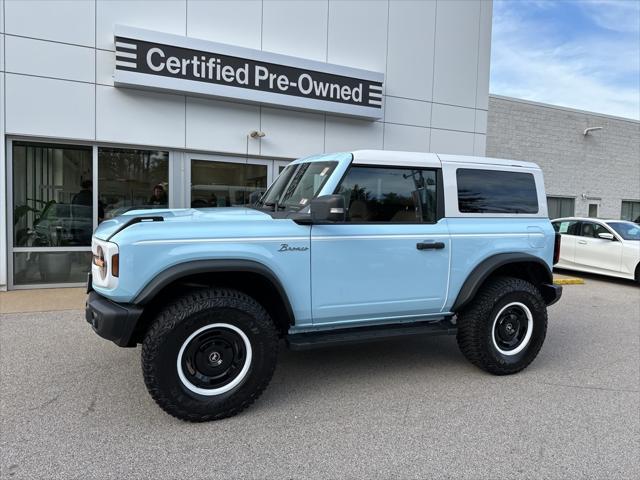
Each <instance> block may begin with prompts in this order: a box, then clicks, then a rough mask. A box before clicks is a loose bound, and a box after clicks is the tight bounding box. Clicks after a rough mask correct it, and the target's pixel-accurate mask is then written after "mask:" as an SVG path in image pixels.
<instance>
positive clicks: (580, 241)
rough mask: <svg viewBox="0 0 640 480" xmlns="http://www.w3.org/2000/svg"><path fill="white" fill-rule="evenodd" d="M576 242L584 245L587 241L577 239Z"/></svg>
mask: <svg viewBox="0 0 640 480" xmlns="http://www.w3.org/2000/svg"><path fill="white" fill-rule="evenodd" d="M578 243H579V244H580V245H586V244H587V241H586V240H578Z"/></svg>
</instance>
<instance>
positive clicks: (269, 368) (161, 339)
mask: <svg viewBox="0 0 640 480" xmlns="http://www.w3.org/2000/svg"><path fill="white" fill-rule="evenodd" d="M213 324H227V325H230V326H233V327H235V328H237V329H239V330H241V331H242V332H243V334H244V335H245V336H246V338H247V339H248V341H249V342H250V348H249V350H250V352H251V360H250V362H246V360H247V359H248V358H249V357H248V356H247V357H245V363H248V364H249V367H248V370H247V371H246V373H245V374H244V375H243V376H242V381H241V383H239V384H238V385H236V386H235V387H233V388H232V389H231V390H229V391H227V392H224V393H220V394H216V395H213V396H203V395H198V394H197V393H194V392H193V391H191V390H190V389H189V388H188V387H186V385H185V383H184V382H183V381H182V380H181V377H180V376H179V374H178V366H177V365H178V364H179V362H178V355H179V354H180V352H181V351H183V350H184V347H183V345H187V344H188V342H187V340H188V339H189V338H191V337H190V336H191V335H193V334H194V333H196V332H197V331H198V330H201V329H203V328H204V327H207V326H209V327H211V326H212V325H213ZM231 333H233V332H231ZM242 338H244V337H242ZM181 348H182V350H181ZM277 355H278V335H277V330H276V328H275V326H274V324H273V322H272V320H271V318H270V317H269V315H268V313H267V312H266V310H265V309H264V308H263V307H262V306H261V305H260V304H259V303H258V302H256V301H255V300H254V299H253V298H251V297H250V296H248V295H246V294H244V293H242V292H239V291H237V290H232V289H227V288H209V289H199V290H194V291H193V292H190V293H188V294H186V295H184V296H182V297H180V298H179V299H177V300H175V301H173V302H171V303H170V304H168V305H167V306H166V307H165V308H164V309H163V310H162V311H161V312H160V313H159V314H158V316H157V317H156V319H155V321H154V322H153V323H152V325H151V326H150V328H149V329H148V331H147V333H146V336H145V338H144V341H143V343H142V355H141V360H142V372H143V375H144V381H145V384H146V386H147V389H148V390H149V393H150V394H151V396H152V397H153V399H154V400H155V401H156V403H157V404H158V405H159V406H160V407H161V408H162V409H163V410H164V411H166V412H167V413H169V414H171V415H173V416H174V417H177V418H179V419H181V420H186V421H190V422H206V421H211V420H219V419H222V418H226V417H231V416H233V415H236V414H238V413H240V412H241V411H242V410H244V409H245V408H247V407H248V406H249V405H251V404H252V403H253V402H254V401H255V400H256V399H257V398H258V397H259V396H260V394H261V393H262V392H263V391H264V389H265V388H266V387H267V385H268V384H269V381H270V380H271V377H272V376H273V372H274V370H275V367H276V360H277ZM182 375H183V376H184V372H183V373H182ZM192 387H193V385H192Z"/></svg>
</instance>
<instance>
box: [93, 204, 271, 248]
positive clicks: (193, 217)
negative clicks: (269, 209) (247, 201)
mask: <svg viewBox="0 0 640 480" xmlns="http://www.w3.org/2000/svg"><path fill="white" fill-rule="evenodd" d="M153 218H155V219H156V221H159V218H162V222H166V223H165V225H166V226H168V224H170V223H172V222H186V223H190V224H193V223H198V222H200V223H215V222H220V223H222V222H224V223H235V222H255V221H269V220H272V218H271V216H270V215H269V214H267V213H264V212H261V211H260V210H255V209H253V208H245V207H221V208H199V209H197V210H196V209H195V208H183V209H166V208H165V209H145V210H130V211H128V212H126V213H124V214H122V215H118V216H117V217H115V218H112V219H109V220H105V221H104V222H102V223H101V224H100V225H99V226H98V228H97V229H96V231H95V236H96V237H97V238H100V239H101V240H107V239H109V238H110V237H112V236H113V235H115V234H116V233H118V232H119V231H121V230H123V229H124V228H127V227H126V225H127V224H132V223H137V222H146V221H149V222H150V221H152V219H153ZM138 219H139V220H138ZM147 219H148V220H147ZM175 227H178V226H177V225H176V226H175ZM129 228H130V227H129Z"/></svg>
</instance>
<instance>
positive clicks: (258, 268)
mask: <svg viewBox="0 0 640 480" xmlns="http://www.w3.org/2000/svg"><path fill="white" fill-rule="evenodd" d="M224 272H247V273H255V274H258V275H262V276H263V277H265V278H266V279H267V280H268V281H269V282H271V284H272V285H273V286H274V288H275V289H276V291H277V292H278V294H279V295H280V298H281V299H282V301H283V303H284V306H285V309H286V310H287V314H288V315H289V318H291V321H292V323H295V316H294V314H293V309H292V308H291V303H290V302H289V297H288V295H287V292H286V291H285V289H284V287H283V286H282V283H280V280H278V277H277V276H276V274H275V273H273V271H272V270H271V269H270V268H269V267H267V266H265V265H264V264H262V263H260V262H256V261H253V260H191V261H187V262H182V263H178V264H176V265H172V266H171V267H169V268H167V269H166V270H163V271H162V272H160V273H159V274H158V275H156V276H155V277H154V278H153V280H151V281H150V282H149V283H147V284H146V285H145V286H144V288H143V289H142V290H140V293H138V294H137V295H136V297H135V299H134V300H133V302H132V303H133V304H135V305H142V306H143V305H145V304H146V303H148V302H150V301H151V300H152V299H153V298H154V297H155V296H156V295H157V293H158V292H160V291H161V290H162V289H163V288H164V287H166V286H168V285H170V284H171V283H173V282H175V281H177V280H180V279H181V278H184V277H187V276H189V275H196V274H199V273H224Z"/></svg>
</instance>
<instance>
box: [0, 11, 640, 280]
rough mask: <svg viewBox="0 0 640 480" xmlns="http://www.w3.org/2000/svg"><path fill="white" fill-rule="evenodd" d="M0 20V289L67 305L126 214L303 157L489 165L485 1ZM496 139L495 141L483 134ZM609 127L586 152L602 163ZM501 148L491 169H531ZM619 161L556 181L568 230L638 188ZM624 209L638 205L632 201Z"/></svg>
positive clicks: (235, 201) (236, 193)
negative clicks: (66, 292) (501, 159)
mask: <svg viewBox="0 0 640 480" xmlns="http://www.w3.org/2000/svg"><path fill="white" fill-rule="evenodd" d="M0 7H1V8H0V29H1V32H0V73H1V75H0V108H1V111H2V114H1V115H0V134H1V135H2V139H3V143H4V148H3V149H0V199H2V201H1V206H2V208H0V289H7V288H8V289H18V288H33V287H51V286H77V285H81V284H82V283H83V282H84V281H85V278H86V271H87V268H88V265H89V259H90V239H91V234H92V232H93V230H94V229H95V228H96V227H97V225H98V224H99V223H100V222H101V221H103V220H104V219H108V218H111V217H113V216H115V215H118V214H119V213H122V212H124V211H127V210H130V209H132V208H134V207H135V208H156V207H171V208H186V207H195V208H201V207H221V206H229V205H245V204H247V203H249V199H250V198H251V197H252V196H254V195H255V193H256V192H263V191H264V190H265V189H266V188H267V186H268V185H269V184H270V183H271V182H272V181H273V180H274V178H275V177H276V176H277V175H278V173H279V171H280V170H281V169H282V168H283V167H284V166H285V165H286V164H287V163H288V162H290V161H291V160H292V159H295V158H299V157H301V156H306V155H309V154H315V153H322V152H335V151H344V150H353V149H360V148H372V149H385V150H409V151H430V152H437V153H459V154H466V155H479V156H483V155H485V154H486V153H487V145H488V144H487V142H488V137H487V128H488V111H489V110H490V97H489V63H490V49H491V48H490V47H491V20H492V3H491V0H460V1H447V0H437V1H435V0H434V1H404V0H392V1H387V0H371V1H365V0H354V1H350V0H307V1H276V0H264V1H262V0H245V1H234V0H229V1H220V0H212V1H205V0H197V1H196V0H163V1H153V0H146V1H145V0H139V1H124V0H123V1H116V0H84V1H83V0H78V1H61V0H60V1H59V0H42V1H35V0H33V1H20V0H0ZM492 101H496V102H497V103H500V102H501V101H502V100H501V99H498V98H494V97H492ZM505 101H507V100H505ZM523 105H524V104H523ZM529 106H530V105H529ZM529 106H527V108H528V107H529ZM523 108H524V107H523ZM525 110H526V109H525ZM495 111H496V112H502V113H505V112H506V114H509V113H510V112H513V111H515V110H514V109H512V108H497V109H496V110H495ZM502 113H501V114H502ZM491 115H492V113H491V112H490V111H489V119H491V118H492V117H491ZM536 119H538V117H537V116H535V117H534V120H532V121H533V122H535V121H538V120H536ZM540 121H543V119H540ZM501 122H506V123H507V127H509V128H511V126H510V125H509V121H508V120H504V119H501V120H498V119H496V120H495V121H491V122H490V123H492V124H494V125H496V126H497V127H498V128H500V129H502V127H501V125H502V123H501ZM526 122H528V120H527V121H526ZM526 122H525V123H526ZM578 123H579V122H578ZM587 123H589V122H587ZM614 123H615V122H613V120H612V124H611V126H609V127H608V128H605V129H603V130H601V131H593V132H590V133H589V134H588V138H587V136H585V138H584V141H585V142H587V143H586V145H587V146H588V147H589V148H595V147H594V145H596V146H597V148H600V149H601V148H602V145H601V144H599V143H598V141H599V140H598V139H601V137H602V135H609V134H611V133H612V131H613V130H614V129H616V128H618V124H617V123H615V125H614ZM627 123H629V122H627ZM631 124H632V125H635V127H634V126H632V128H631V133H630V134H629V135H632V136H633V135H634V132H637V125H638V124H637V122H636V123H633V122H631ZM576 125H577V124H576ZM589 125H591V124H590V123H589ZM598 125H599V124H598ZM625 125H626V124H625ZM596 126H597V125H596ZM527 128H529V127H527ZM585 128H586V127H585ZM634 128H635V130H634ZM508 131H509V132H511V133H513V135H515V132H512V131H511V130H508ZM506 132H507V130H505V131H504V132H503V131H502V130H501V131H500V133H501V134H502V136H501V135H496V136H495V137H494V138H495V140H496V142H498V143H500V145H497V146H495V148H493V147H492V148H491V149H490V152H489V153H490V154H492V155H498V156H505V157H512V158H522V159H527V160H533V161H537V160H538V158H537V156H535V155H534V156H533V158H531V155H530V154H529V152H522V151H520V150H518V149H517V148H516V147H514V146H512V145H511V143H508V142H510V139H511V138H512V135H511V133H509V134H507V133H506ZM571 132H572V135H573V134H574V133H575V132H574V131H573V130H571ZM528 133H529V137H527V138H528V140H531V138H532V137H531V136H533V135H535V129H531V128H529V130H528ZM580 134H582V131H580ZM549 135H551V134H549ZM625 135H626V134H625ZM635 135H636V140H637V136H638V135H637V133H635ZM504 136H506V137H507V138H506V139H504V138H503V137H504ZM517 138H522V137H520V136H518V137H517ZM554 139H555V140H556V143H557V144H559V143H561V142H562V139H559V138H556V137H554ZM503 141H506V142H507V143H506V145H508V148H503V145H501V144H502V142H503ZM617 141H618V140H616V142H617ZM623 143H624V142H623ZM636 143H637V142H636ZM607 145H609V143H607ZM616 145H618V144H617V143H616ZM618 147H620V148H622V149H624V148H626V147H625V146H624V145H622V146H620V145H618V146H617V147H616V148H618ZM578 151H579V152H589V150H588V149H587V147H585V150H579V149H578V150H575V151H574V153H575V152H578ZM580 155H582V153H581V154H580ZM585 155H588V153H586V154H585ZM555 158H556V157H554V155H553V152H551V153H549V155H547V156H546V157H545V162H547V163H545V164H544V166H543V168H545V169H546V168H551V170H550V172H551V175H553V176H555V175H567V176H570V177H574V176H575V175H576V174H577V172H579V171H580V170H581V167H580V163H579V162H581V160H582V158H583V157H581V156H577V157H575V156H571V155H568V156H565V157H562V156H560V157H558V159H559V160H558V161H559V162H561V163H563V164H564V163H567V162H573V163H571V164H570V165H566V166H563V167H562V168H560V167H558V166H557V165H555V164H554V162H555ZM589 158H591V157H589ZM598 158H601V157H598ZM625 158H627V157H625ZM619 160H620V159H619V158H616V159H615V160H613V159H611V160H610V161H607V162H605V163H604V164H600V165H598V167H599V168H600V170H602V169H603V167H604V169H605V170H606V175H605V176H603V175H600V173H602V172H600V171H598V173H597V174H596V173H594V175H595V177H597V178H594V179H593V180H594V181H595V182H601V183H600V184H599V186H598V189H596V187H595V185H589V187H588V188H587V187H583V186H582V183H578V182H576V183H575V185H573V184H572V185H571V188H566V189H563V188H561V187H562V183H563V180H562V179H557V180H554V182H555V183H552V185H554V189H553V193H554V194H555V195H556V196H558V197H562V198H574V199H575V200H574V204H575V212H576V213H582V211H583V210H584V208H583V205H582V203H581V202H582V195H583V193H584V194H586V195H587V196H595V195H598V196H600V197H601V199H600V201H601V205H602V206H601V210H600V211H602V212H603V213H605V212H606V214H607V215H614V213H615V212H614V210H615V209H613V207H611V208H612V209H611V210H609V205H610V202H613V200H611V199H610V198H609V197H608V195H609V194H608V193H607V194H605V193H602V194H600V193H594V192H596V190H597V191H599V188H600V187H602V189H606V190H607V191H611V190H612V189H615V188H616V186H615V185H616V182H618V181H620V182H623V181H624V182H633V181H636V186H638V183H639V182H638V181H637V180H634V178H636V177H633V173H632V174H631V175H630V174H629V169H630V168H631V170H633V168H635V172H638V170H639V169H640V165H638V160H637V157H635V160H633V159H632V160H631V164H630V165H629V164H628V162H627V160H625V162H627V163H624V162H623V163H624V165H622V164H621V163H620V162H619ZM590 161H591V160H590ZM575 162H578V163H577V164H576V163H575ZM634 162H635V163H634ZM589 165H591V163H589ZM556 167H557V168H556ZM565 167H566V168H565ZM623 167H624V168H623ZM589 168H591V167H590V166H589ZM545 173H546V175H547V180H548V179H549V177H550V174H549V173H547V172H546V170H545ZM623 177H624V178H623ZM605 180H606V182H609V183H605V182H604V181H605ZM581 181H582V180H581ZM584 181H585V182H586V181H587V180H586V179H584ZM611 182H613V183H611ZM556 185H557V186H558V188H555V186H556ZM624 196H625V198H624V200H625V201H627V202H631V201H635V202H637V201H638V200H639V199H640V193H638V191H637V189H635V190H634V188H633V185H632V186H631V188H630V189H627V190H625V191H624ZM561 203H562V202H561ZM611 205H613V204H611ZM558 208H560V207H558ZM567 208H568V207H567ZM587 208H590V207H587ZM633 208H636V207H633ZM563 211H564V210H563ZM600 211H599V212H600ZM634 211H635V210H634ZM609 212H611V213H609Z"/></svg>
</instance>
